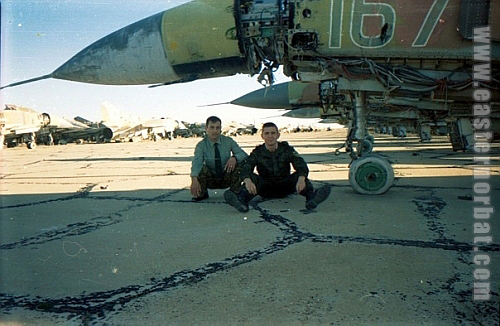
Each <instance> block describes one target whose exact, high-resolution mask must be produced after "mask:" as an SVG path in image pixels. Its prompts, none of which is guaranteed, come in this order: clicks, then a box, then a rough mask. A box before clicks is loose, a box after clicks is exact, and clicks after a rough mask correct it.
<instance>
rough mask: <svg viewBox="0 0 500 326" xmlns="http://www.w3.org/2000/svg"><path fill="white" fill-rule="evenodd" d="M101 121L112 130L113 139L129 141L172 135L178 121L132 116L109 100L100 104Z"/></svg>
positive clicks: (163, 137) (155, 138)
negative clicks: (136, 138)
mask: <svg viewBox="0 0 500 326" xmlns="http://www.w3.org/2000/svg"><path fill="white" fill-rule="evenodd" d="M101 118H102V121H101V123H102V124H103V125H105V126H107V127H109V128H111V130H113V140H118V141H124V140H127V141H131V140H133V139H134V138H135V137H138V136H140V137H141V138H143V139H152V140H157V139H158V138H159V137H160V138H162V139H167V138H168V139H170V140H172V138H173V137H174V133H175V130H176V129H177V128H179V123H178V122H177V121H175V120H173V119H170V118H161V119H144V118H141V117H136V116H132V115H130V114H127V113H125V112H123V111H122V110H120V109H118V108H116V107H115V106H114V105H113V104H111V103H109V102H104V103H102V105H101Z"/></svg>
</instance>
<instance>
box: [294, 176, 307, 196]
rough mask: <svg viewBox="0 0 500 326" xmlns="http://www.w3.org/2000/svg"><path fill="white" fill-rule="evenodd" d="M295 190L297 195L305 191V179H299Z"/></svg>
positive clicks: (302, 177)
mask: <svg viewBox="0 0 500 326" xmlns="http://www.w3.org/2000/svg"><path fill="white" fill-rule="evenodd" d="M295 189H297V194H300V193H301V192H302V190H304V189H306V177H304V176H300V177H299V180H298V181H297V185H296V186H295Z"/></svg>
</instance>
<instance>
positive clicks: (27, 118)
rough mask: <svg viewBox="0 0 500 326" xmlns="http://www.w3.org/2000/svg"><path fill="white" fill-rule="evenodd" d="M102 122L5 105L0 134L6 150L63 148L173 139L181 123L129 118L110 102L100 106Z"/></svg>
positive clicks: (1, 113)
mask: <svg viewBox="0 0 500 326" xmlns="http://www.w3.org/2000/svg"><path fill="white" fill-rule="evenodd" d="M101 117H102V119H101V121H100V122H92V121H89V120H87V119H85V118H82V117H80V116H77V117H75V118H74V119H66V118H61V117H58V116H56V115H53V114H49V113H40V112H38V111H35V110H33V109H30V108H25V107H20V106H16V105H8V104H7V105H6V106H5V109H4V110H2V111H0V125H1V129H2V130H0V133H1V134H2V137H3V141H2V143H5V144H6V145H7V147H14V146H17V145H20V144H26V145H27V147H28V149H33V148H35V147H36V145H37V144H39V143H43V144H66V143H71V142H82V141H89V142H97V143H102V142H108V141H112V140H113V141H130V140H133V139H134V138H136V137H142V138H151V139H154V140H156V139H157V138H158V137H160V138H163V139H172V138H173V137H175V136H176V131H177V130H178V129H179V128H184V129H186V127H184V125H183V124H182V122H180V121H178V120H174V119H170V118H161V119H144V118H140V117H135V116H131V115H129V114H126V113H124V112H123V111H122V110H120V109H118V108H116V107H115V106H113V105H112V104H111V103H109V102H104V103H102V105H101Z"/></svg>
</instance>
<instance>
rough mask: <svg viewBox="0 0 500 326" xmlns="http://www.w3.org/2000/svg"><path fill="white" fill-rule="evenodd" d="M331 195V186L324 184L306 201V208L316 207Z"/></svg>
mask: <svg viewBox="0 0 500 326" xmlns="http://www.w3.org/2000/svg"><path fill="white" fill-rule="evenodd" d="M329 195H330V186H328V185H324V186H322V187H320V188H319V189H318V190H316V191H315V192H314V195H312V196H311V198H310V199H308V200H307V201H306V208H307V209H309V210H311V209H315V208H316V206H318V204H319V203H322V202H323V201H325V199H327V198H328V196H329Z"/></svg>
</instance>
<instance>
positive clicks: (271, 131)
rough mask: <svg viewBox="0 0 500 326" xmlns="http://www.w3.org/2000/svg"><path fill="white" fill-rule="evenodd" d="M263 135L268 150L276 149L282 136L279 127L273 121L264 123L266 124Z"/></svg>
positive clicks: (263, 126) (263, 127)
mask: <svg viewBox="0 0 500 326" xmlns="http://www.w3.org/2000/svg"><path fill="white" fill-rule="evenodd" d="M261 137H262V139H263V140H264V143H265V144H266V148H267V149H268V150H275V149H276V144H277V143H278V139H279V138H280V133H279V131H278V127H277V126H276V125H275V124H274V123H272V122H266V123H264V125H262V133H261Z"/></svg>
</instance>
